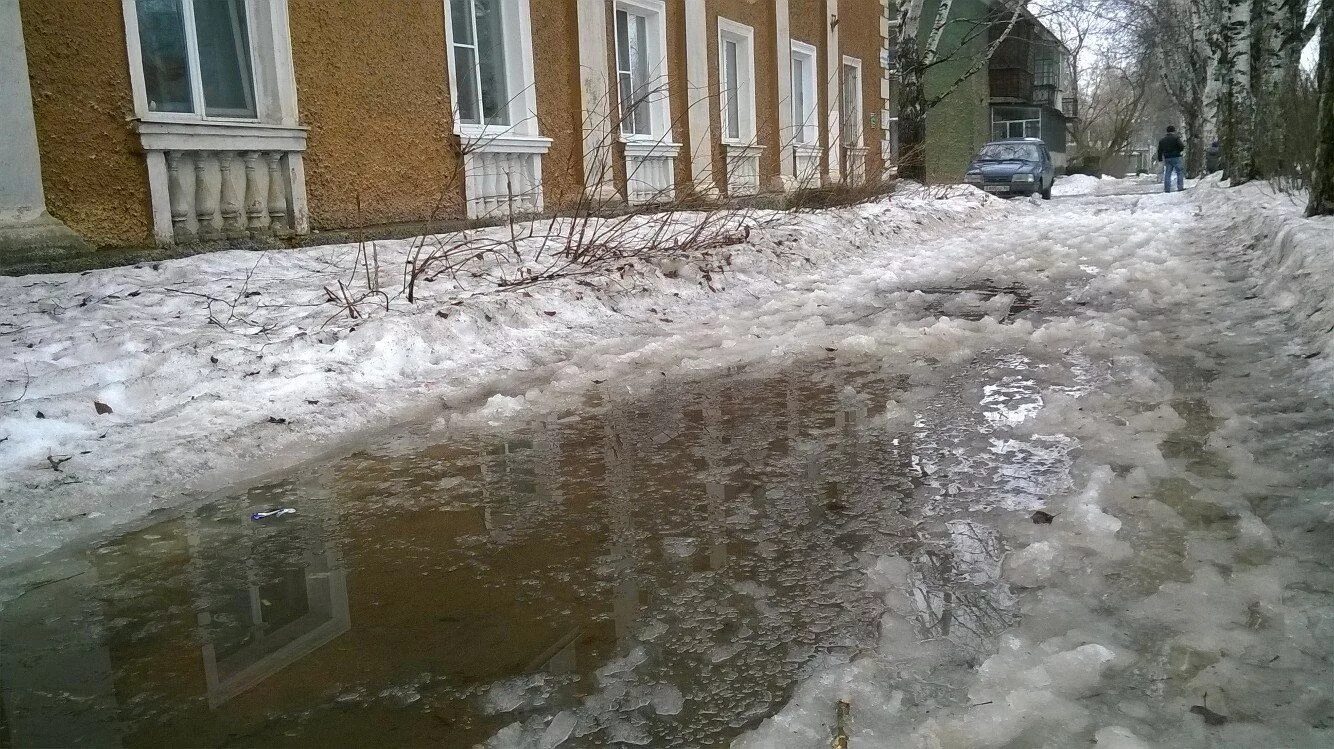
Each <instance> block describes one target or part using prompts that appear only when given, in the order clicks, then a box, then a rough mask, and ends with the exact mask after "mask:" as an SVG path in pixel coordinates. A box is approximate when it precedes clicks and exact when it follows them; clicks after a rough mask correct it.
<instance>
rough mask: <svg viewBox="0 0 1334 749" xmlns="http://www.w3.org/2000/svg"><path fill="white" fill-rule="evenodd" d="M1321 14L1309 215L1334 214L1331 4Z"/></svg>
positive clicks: (1333, 25) (1333, 19)
mask: <svg viewBox="0 0 1334 749" xmlns="http://www.w3.org/2000/svg"><path fill="white" fill-rule="evenodd" d="M1321 13H1323V14H1324V17H1323V18H1322V19H1321V24H1320V62H1319V63H1317V65H1316V80H1317V81H1319V83H1320V125H1319V128H1320V129H1319V138H1318V140H1319V143H1318V144H1317V145H1316V154H1315V166H1314V168H1313V169H1312V170H1311V199H1310V201H1309V202H1308V203H1307V204H1306V215H1308V216H1330V215H1334V4H1331V3H1324V4H1322V6H1321Z"/></svg>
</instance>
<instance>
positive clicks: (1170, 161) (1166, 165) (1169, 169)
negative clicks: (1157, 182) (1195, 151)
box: [1163, 156, 1186, 192]
mask: <svg viewBox="0 0 1334 749" xmlns="http://www.w3.org/2000/svg"><path fill="white" fill-rule="evenodd" d="M1173 172H1175V173H1176V175H1177V192H1180V191H1182V190H1184V189H1186V186H1185V182H1184V177H1183V172H1182V171H1181V157H1180V156H1169V157H1167V158H1165V159H1163V192H1172V173H1173Z"/></svg>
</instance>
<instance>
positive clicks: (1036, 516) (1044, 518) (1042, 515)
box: [1033, 510, 1056, 525]
mask: <svg viewBox="0 0 1334 749" xmlns="http://www.w3.org/2000/svg"><path fill="white" fill-rule="evenodd" d="M1055 518H1056V516H1055V515H1053V514H1051V513H1050V512H1043V511H1042V510H1038V511H1037V512H1034V513H1033V522H1034V523H1037V524H1038V525H1047V524H1048V523H1050V522H1051V521H1052V520H1054V519H1055Z"/></svg>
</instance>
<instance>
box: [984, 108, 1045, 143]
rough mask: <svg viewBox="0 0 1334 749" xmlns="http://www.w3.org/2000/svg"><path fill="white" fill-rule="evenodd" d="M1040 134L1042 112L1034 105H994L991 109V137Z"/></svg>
mask: <svg viewBox="0 0 1334 749" xmlns="http://www.w3.org/2000/svg"><path fill="white" fill-rule="evenodd" d="M1041 136H1042V112H1041V110H1039V109H1037V108H1036V107H996V108H994V109H992V110H991V137H992V139H994V140H1001V139H1004V138H1039V137H1041Z"/></svg>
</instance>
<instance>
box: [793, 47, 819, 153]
mask: <svg viewBox="0 0 1334 749" xmlns="http://www.w3.org/2000/svg"><path fill="white" fill-rule="evenodd" d="M818 54H819V51H818V50H816V48H815V45H813V44H807V43H806V42H799V41H796V40H793V42H792V56H793V57H797V56H801V57H803V58H805V60H806V68H807V69H806V80H805V81H801V82H798V81H797V80H796V79H795V77H794V78H793V81H792V97H793V101H794V102H795V100H796V90H797V87H798V86H799V85H800V86H801V87H802V89H803V90H804V91H805V92H806V111H805V112H803V113H801V117H800V118H798V117H797V116H796V115H797V113H796V112H795V111H794V112H793V122H792V135H793V138H792V140H793V145H796V146H812V147H816V148H818V147H819V146H820V91H819V85H820V84H819V78H820V77H819V58H818V57H817V55H818ZM807 83H809V84H810V86H809V87H807V86H806V85H805V84H807ZM798 130H800V133H801V135H802V136H804V138H803V140H802V141H798V140H797V139H796V135H797V132H798Z"/></svg>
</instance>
